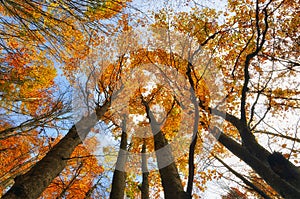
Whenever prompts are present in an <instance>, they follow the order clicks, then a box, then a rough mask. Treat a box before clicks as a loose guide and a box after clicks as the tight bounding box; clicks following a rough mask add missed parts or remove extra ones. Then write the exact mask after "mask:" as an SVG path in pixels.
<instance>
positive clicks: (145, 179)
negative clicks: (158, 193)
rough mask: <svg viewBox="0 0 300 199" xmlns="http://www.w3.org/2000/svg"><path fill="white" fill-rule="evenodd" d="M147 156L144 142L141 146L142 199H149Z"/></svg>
mask: <svg viewBox="0 0 300 199" xmlns="http://www.w3.org/2000/svg"><path fill="white" fill-rule="evenodd" d="M147 164H148V162H147V156H146V142H145V140H144V143H143V146H142V172H143V179H142V186H141V192H142V199H149V179H148V176H149V171H148V166H147Z"/></svg>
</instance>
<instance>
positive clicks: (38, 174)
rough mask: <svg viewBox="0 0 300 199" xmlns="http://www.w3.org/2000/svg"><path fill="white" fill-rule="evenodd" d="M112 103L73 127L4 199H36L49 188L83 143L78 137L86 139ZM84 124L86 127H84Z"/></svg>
mask: <svg viewBox="0 0 300 199" xmlns="http://www.w3.org/2000/svg"><path fill="white" fill-rule="evenodd" d="M109 106H110V103H109V102H106V103H105V104H104V105H103V106H102V107H98V108H97V109H96V112H95V113H93V114H92V115H90V116H87V117H83V118H82V119H81V120H80V121H79V122H77V123H76V125H73V126H72V127H71V129H70V130H69V131H68V133H67V134H66V135H65V137H63V138H62V139H61V140H60V141H59V142H58V143H57V144H56V145H55V146H54V147H53V148H52V149H51V150H50V151H49V152H48V153H47V154H46V155H45V157H44V158H42V159H41V160H40V161H39V162H37V163H36V164H35V165H34V166H33V167H32V168H31V169H30V170H29V171H28V172H27V173H25V174H23V175H20V176H17V177H16V178H15V179H14V181H15V183H14V185H13V186H12V187H11V189H10V190H9V191H8V192H7V193H5V194H4V195H3V197H2V198H3V199H35V198H38V197H39V196H40V195H41V194H42V193H43V191H44V190H45V189H46V188H47V187H48V186H49V184H50V183H51V182H52V180H53V179H54V178H55V177H56V176H58V175H59V173H60V172H61V171H62V170H63V169H64V168H65V166H66V165H67V160H68V158H70V156H71V154H72V152H73V151H74V149H75V147H76V146H78V145H79V144H80V143H82V140H81V139H80V137H79V135H78V129H76V126H77V128H78V127H79V126H80V127H81V129H80V132H81V133H84V134H85V135H84V136H83V137H85V136H86V135H87V134H88V132H89V131H90V129H91V128H92V127H93V126H94V125H95V124H96V123H97V121H98V120H99V118H101V117H102V116H103V115H104V113H105V112H106V111H107V109H108V108H109ZM83 124H84V125H83Z"/></svg>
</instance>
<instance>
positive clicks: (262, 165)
mask: <svg viewBox="0 0 300 199" xmlns="http://www.w3.org/2000/svg"><path fill="white" fill-rule="evenodd" d="M215 130H216V129H215ZM219 142H220V143H222V144H223V145H224V146H225V147H226V148H227V149H228V150H230V151H231V152H232V153H233V154H234V155H236V156H237V157H239V158H240V159H242V160H243V161H244V162H245V163H246V164H248V165H249V166H250V167H251V168H252V169H253V170H254V171H255V172H257V173H258V174H259V175H260V176H261V177H262V178H263V179H264V180H265V181H266V182H267V183H268V184H269V185H270V186H271V187H272V188H273V189H274V190H276V191H277V192H278V193H279V194H280V195H281V196H283V197H284V198H287V199H295V198H300V187H297V186H293V184H292V183H293V181H290V180H285V179H283V178H282V177H280V175H279V174H277V173H276V172H274V171H273V169H272V168H271V166H270V164H269V163H268V162H267V163H266V162H264V161H262V160H261V159H260V158H258V157H256V156H255V153H252V152H251V153H250V152H249V150H248V149H246V148H245V147H243V146H242V145H240V144H239V143H237V142H235V141H234V140H233V139H231V138H230V137H228V136H227V135H225V134H223V133H221V134H220V137H219ZM257 145H258V144H257ZM256 152H257V153H258V151H256ZM260 155H262V154H260ZM272 156H273V155H271V154H270V155H269V157H272ZM269 159H270V158H269ZM271 159H272V158H271ZM285 161H287V162H289V161H288V160H285ZM282 166H284V165H282ZM293 170H294V169H293ZM285 172H289V171H288V170H286V171H285ZM294 178H296V177H294Z"/></svg>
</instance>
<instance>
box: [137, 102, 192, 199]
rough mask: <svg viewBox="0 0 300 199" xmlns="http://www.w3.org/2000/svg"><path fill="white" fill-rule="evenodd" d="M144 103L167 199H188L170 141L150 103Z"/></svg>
mask: <svg viewBox="0 0 300 199" xmlns="http://www.w3.org/2000/svg"><path fill="white" fill-rule="evenodd" d="M142 102H143V104H144V106H145V108H146V113H147V117H148V119H149V122H150V126H151V131H152V134H153V135H154V149H155V154H156V158H157V164H158V168H159V174H160V177H161V181H162V186H163V189H164V194H165V198H166V199H183V198H187V196H186V193H185V191H184V190H183V186H182V183H181V180H180V176H179V173H178V170H177V167H176V165H175V161H174V157H173V154H172V149H171V146H170V145H169V144H168V141H167V140H166V138H165V136H164V134H163V133H162V131H161V127H160V125H159V124H158V122H157V121H156V120H155V117H154V115H153V113H152V112H151V110H150V107H149V105H148V103H147V102H145V101H144V100H143V101H142ZM162 149H163V150H162Z"/></svg>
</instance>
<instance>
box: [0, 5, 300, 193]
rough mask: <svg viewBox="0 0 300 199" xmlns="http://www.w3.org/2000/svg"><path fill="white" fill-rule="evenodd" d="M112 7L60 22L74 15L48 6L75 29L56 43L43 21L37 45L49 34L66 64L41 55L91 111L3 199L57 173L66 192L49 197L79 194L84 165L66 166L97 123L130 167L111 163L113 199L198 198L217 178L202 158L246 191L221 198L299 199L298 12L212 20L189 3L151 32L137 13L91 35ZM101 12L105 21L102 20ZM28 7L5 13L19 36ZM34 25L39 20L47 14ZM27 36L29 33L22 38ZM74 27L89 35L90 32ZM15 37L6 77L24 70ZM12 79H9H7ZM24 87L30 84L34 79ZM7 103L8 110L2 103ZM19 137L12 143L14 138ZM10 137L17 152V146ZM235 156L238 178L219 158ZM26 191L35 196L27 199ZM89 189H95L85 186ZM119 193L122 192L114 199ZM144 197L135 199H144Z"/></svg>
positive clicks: (233, 14)
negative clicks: (76, 190) (116, 142)
mask: <svg viewBox="0 0 300 199" xmlns="http://www.w3.org/2000/svg"><path fill="white" fill-rule="evenodd" d="M112 2H114V1H105V2H103V3H102V2H101V3H99V4H95V5H94V4H91V5H85V4H84V5H80V6H79V7H80V8H82V9H83V10H80V11H81V12H80V13H78V12H75V11H74V12H69V10H70V8H71V7H70V6H71V5H72V4H70V3H67V2H62V3H61V4H51V5H50V4H49V6H50V7H49V9H50V10H49V11H47V12H49V13H55V11H54V10H53V8H59V9H58V11H57V13H56V14H55V15H54V16H55V20H65V17H66V16H73V17H71V20H66V21H64V22H66V23H71V24H72V25H71V26H73V27H74V28H75V29H74V30H73V29H72V28H68V27H69V26H68V25H66V24H64V23H62V24H64V25H62V26H61V28H62V29H63V30H66V34H62V33H61V32H59V31H58V29H56V26H55V25H57V24H58V23H57V21H55V20H53V19H51V22H49V24H48V25H49V28H47V29H41V31H40V34H41V35H42V36H40V37H39V38H45V41H51V39H50V38H55V37H46V36H45V35H47V34H45V31H46V30H47V31H48V30H53V35H54V36H55V35H56V34H57V35H58V38H65V39H66V43H65V46H64V45H63V44H62V42H59V41H57V42H55V43H53V45H54V46H56V45H57V46H60V47H61V49H63V51H65V52H60V53H54V52H53V51H51V50H50V52H52V53H53V54H55V55H56V56H58V57H59V58H61V59H62V60H64V63H63V70H64V73H65V74H66V75H67V77H68V80H69V81H70V82H71V83H74V82H76V77H78V76H80V75H82V76H85V77H86V79H87V80H88V81H87V82H85V83H83V84H81V85H79V86H78V87H77V88H79V90H80V92H82V96H83V97H82V98H83V103H84V105H85V106H86V107H87V110H88V111H87V113H86V115H84V116H83V117H82V118H81V119H80V120H79V122H78V123H76V124H75V125H74V126H72V127H71V128H70V129H69V131H68V133H67V134H66V136H65V137H63V138H62V139H61V140H60V141H59V142H58V143H57V144H56V145H55V146H54V147H53V148H52V149H50V151H49V152H48V153H47V155H45V156H44V158H42V159H41V160H39V161H38V162H37V163H35V164H32V167H31V168H30V169H28V172H26V173H24V174H23V175H20V176H18V177H15V183H14V185H13V186H12V188H11V189H10V190H9V191H8V192H7V193H6V194H5V195H4V198H10V197H11V198H14V197H16V198H17V196H16V195H18V194H19V195H20V197H19V198H26V197H28V198H37V197H38V196H39V195H40V194H42V192H43V191H44V190H45V189H46V188H47V187H48V185H49V184H50V183H51V182H52V181H53V179H55V177H56V176H58V175H59V174H60V173H61V172H62V171H64V172H65V174H63V173H61V175H60V177H61V178H62V179H63V178H64V175H65V176H66V177H65V178H67V180H62V181H63V182H65V184H63V185H62V186H63V188H59V186H57V187H56V188H55V189H56V190H58V191H57V192H59V195H60V196H62V197H63V196H64V195H65V196H68V193H67V192H68V190H69V194H70V196H71V195H72V186H75V185H76V183H75V181H76V179H78V178H77V177H78V175H79V174H80V173H81V172H82V170H81V168H82V166H81V165H82V164H84V163H83V162H80V161H78V164H74V165H71V166H70V167H66V166H67V162H68V161H70V157H71V154H72V153H73V151H74V150H75V147H76V146H77V145H79V144H80V143H81V142H82V140H83V139H80V138H85V137H86V135H87V134H88V133H89V132H90V131H91V129H92V128H93V127H94V126H95V125H96V124H97V123H99V122H102V123H104V124H105V125H106V126H107V128H108V129H109V130H111V132H110V134H109V135H110V136H112V137H113V138H115V139H117V140H118V139H120V137H121V138H122V139H121V145H120V146H121V147H120V151H122V150H123V151H126V153H127V154H129V155H128V157H126V158H128V159H127V161H124V160H122V161H121V156H119V157H118V159H117V166H118V165H120V164H118V163H119V162H122V164H121V165H122V169H121V170H118V169H116V170H115V172H114V177H113V180H112V182H113V183H112V189H111V193H110V195H111V197H112V198H113V196H114V195H115V194H117V195H118V193H117V191H116V189H115V188H116V187H117V185H119V186H120V187H122V190H123V189H125V193H126V194H127V196H128V197H132V198H134V197H136V196H137V195H140V193H138V190H139V189H138V188H139V184H140V181H141V179H143V181H142V187H141V191H142V193H143V194H144V193H147V192H148V191H147V189H148V190H149V195H150V197H152V195H151V194H153V192H156V195H155V197H157V198H159V197H161V195H162V194H164V196H165V198H191V197H192V196H193V197H195V198H197V197H199V196H200V192H201V191H203V190H205V188H206V182H207V181H209V180H212V179H213V178H216V173H217V171H216V170H218V169H219V168H218V167H217V166H216V167H214V166H213V165H214V164H213V163H211V162H210V163H207V162H206V161H207V160H206V159H208V160H209V161H213V160H212V159H213V158H212V156H210V157H209V158H207V157H206V158H203V157H205V154H207V153H208V152H207V151H209V150H210V149H212V150H213V155H215V154H217V155H218V158H217V159H218V160H219V161H220V162H221V164H222V165H224V166H225V167H226V168H227V169H228V170H229V171H230V172H232V173H233V174H235V176H237V177H238V178H239V179H240V180H241V183H244V184H245V185H246V186H245V187H246V188H243V187H238V188H232V189H231V190H230V191H229V194H228V195H227V196H224V198H225V197H227V198H229V197H241V198H246V197H247V194H251V193H250V192H246V191H245V190H247V189H249V187H251V189H253V190H255V191H256V193H255V194H257V193H258V194H259V195H260V196H262V197H264V198H270V197H275V196H276V197H277V195H280V196H281V197H283V198H298V197H299V196H300V171H299V169H298V167H297V165H298V162H297V155H298V152H299V140H298V139H297V134H298V132H297V126H298V121H299V120H298V119H295V118H296V116H297V115H298V111H299V110H298V109H299V91H298V81H297V75H298V73H299V71H298V67H299V65H300V64H299V63H298V61H297V57H298V56H299V45H298V44H299V35H298V32H299V27H298V26H297V25H296V24H298V22H299V15H297V8H298V7H297V5H298V4H297V3H299V2H297V1H289V2H287V1H275V0H270V1H265V0H257V1H244V2H240V3H238V2H236V1H231V0H229V1H228V2H227V4H226V6H227V9H226V10H225V11H222V12H217V11H216V10H215V9H214V8H209V7H208V6H206V5H204V6H200V5H199V4H198V3H197V2H196V1H193V2H190V1H187V7H189V6H192V9H190V10H189V11H180V10H179V11H178V10H174V9H167V8H166V9H161V10H155V11H154V14H153V15H149V16H151V17H153V18H152V19H153V21H149V20H148V19H147V18H142V17H141V15H140V12H137V14H136V15H134V14H133V15H130V16H129V15H128V14H127V13H125V14H123V15H122V16H121V17H120V18H118V20H117V23H112V24H110V25H107V27H110V28H111V27H113V28H111V29H110V31H111V32H110V33H111V34H109V35H108V34H107V33H104V32H100V31H99V32H97V31H96V32H93V31H94V30H95V29H96V27H97V28H99V26H96V25H95V24H94V23H92V22H95V21H97V19H103V18H107V17H112V16H114V14H116V13H115V12H113V14H112V13H111V12H110V8H113V9H111V10H116V11H117V12H119V11H120V9H121V8H122V6H119V5H120V4H119V3H120V2H119V1H117V2H116V4H113V5H114V6H112V4H111V3H112ZM23 3H24V2H23ZM73 3H78V2H77V1H74V2H73ZM3 5H4V7H5V5H6V4H3ZM9 5H11V4H9ZM121 5H123V4H122V3H121ZM133 5H134V4H133ZM103 6H105V7H106V8H109V9H108V10H106V9H103ZM111 6H112V7H111ZM28 7H29V8H31V7H32V6H31V4H27V3H25V4H24V5H23V4H21V6H19V8H20V9H17V12H14V13H17V14H18V15H20V16H21V18H17V19H18V20H16V21H13V22H14V23H15V22H18V21H19V22H25V24H26V23H28V22H26V21H24V19H30V20H33V18H32V17H33V16H31V17H29V18H26V16H23V15H21V14H19V12H20V11H22V12H21V13H24V8H26V9H29V8H28ZM8 8H10V7H9V6H7V5H6V9H8ZM8 10H9V9H8ZM71 10H72V9H71ZM42 11H43V10H42ZM106 11H107V12H106ZM47 12H46V14H47ZM25 13H28V11H27V12H25ZM40 13H42V14H45V13H44V11H43V12H40ZM74 13H75V14H74ZM76 13H77V14H76ZM13 16H16V15H13ZM49 16H51V15H47V17H40V18H38V19H39V20H40V21H39V22H40V23H41V22H42V21H43V19H47V20H48V17H49ZM56 16H58V17H56ZM82 16H83V18H80V17H82ZM78 17H79V18H80V19H79V18H78ZM3 19H4V18H3ZM30 20H29V21H30ZM47 20H46V21H47ZM49 20H50V19H49ZM49 20H48V21H49ZM46 25H47V24H46ZM52 25H54V26H53V27H52ZM50 26H51V27H50ZM17 27H19V26H17ZM29 27H31V26H30V25H27V29H28V28H29ZM83 27H87V29H86V30H87V31H85V29H84V28H83ZM147 33H149V34H148V35H147ZM18 34H19V35H20V38H21V39H20V38H19V39H17V41H15V40H13V39H12V41H11V40H9V42H10V43H9V42H8V44H6V43H5V45H6V46H8V47H9V48H6V49H5V50H4V51H3V52H4V53H3V54H2V56H3V57H6V59H5V61H6V62H7V63H8V65H11V66H12V68H13V69H15V68H16V66H15V65H14V62H13V61H11V60H16V59H17V60H20V61H22V63H27V62H26V61H27V60H25V61H24V54H22V52H21V53H15V51H16V50H15V49H17V48H18V46H20V45H23V43H24V41H23V40H22V39H24V38H25V37H24V38H22V37H21V36H22V34H21V33H18ZM69 35H71V37H69ZM66 36H67V37H66ZM68 38H71V39H68ZM103 38H104V39H103ZM32 40H33V43H30V44H29V45H28V47H27V48H28V49H31V47H32V46H34V45H35V44H38V45H39V46H45V45H46V46H47V47H49V46H48V44H49V43H48V42H42V43H39V42H40V41H39V40H37V39H36V40H34V39H32ZM74 40H75V41H77V42H74ZM2 41H4V40H2ZM60 41H62V40H60ZM51 44H52V43H51ZM5 45H3V46H5ZM91 46H93V48H92V47H91ZM7 49H9V50H7ZM49 49H51V48H50V47H49ZM49 49H48V50H49ZM87 49H88V50H87ZM52 50H53V49H52ZM10 51H12V52H14V53H12V54H11V53H10ZM38 52H39V51H38ZM99 54H100V55H102V56H100V57H99ZM33 55H36V54H35V53H33ZM11 56H13V58H10V57H11ZM8 58H9V59H8ZM46 58H47V57H44V59H45V60H46ZM39 59H40V58H39ZM20 61H19V62H20ZM46 64H47V63H44V62H42V63H41V65H43V66H45V65H46ZM44 68H45V67H44ZM1 70H2V69H1ZM3 70H5V71H7V67H6V68H3ZM12 71H13V70H12ZM24 71H26V70H24ZM33 71H35V70H33ZM43 71H44V72H45V69H44V70H43ZM8 73H9V72H8ZM15 74H16V73H15V72H14V73H11V77H13V76H14V75H15ZM42 74H43V72H42ZM17 76H18V75H17ZM29 77H31V78H36V76H35V75H34V74H31V76H30V75H29ZM5 78H6V77H5ZM18 78H19V76H18ZM11 79H13V78H11ZM86 79H85V80H86ZM18 81H19V80H18ZM34 82H36V84H34V85H33V86H34V87H35V88H37V87H38V85H39V83H38V82H39V81H38V80H36V81H34ZM24 85H25V83H24V84H21V86H24ZM50 87H51V85H50ZM3 88H4V90H5V92H6V93H9V92H11V91H10V90H9V89H8V87H7V85H5V86H3ZM24 88H26V90H30V89H29V88H28V87H24ZM16 91H17V92H18V89H16ZM38 91H39V90H38ZM5 92H4V93H5ZM12 93H13V92H12ZM30 93H31V92H30ZM32 93H34V92H33V91H32ZM94 94H95V95H94ZM3 96H5V95H4V94H3ZM6 96H7V99H8V98H9V97H10V95H6ZM95 96H96V97H95ZM26 97H27V98H28V96H26ZM29 97H31V96H29ZM97 98H98V99H97ZM99 99H100V100H99ZM8 102H9V100H8ZM8 104H9V103H8ZM27 107H34V108H31V110H36V109H38V108H40V102H39V103H37V104H36V105H35V106H34V104H31V103H29V104H28V105H26V108H27ZM93 111H95V112H94V113H93ZM121 115H125V117H126V122H125V123H126V132H125V131H124V128H123V129H122V135H121V136H120V128H119V127H120V126H121V123H122V122H124V118H122V117H120V116H121ZM291 116H292V117H291ZM34 118H39V117H38V116H34ZM137 118H139V119H137ZM293 120H296V122H295V121H293ZM220 121H221V122H220ZM287 121H289V123H288V122H287ZM283 124H284V125H283ZM6 125H7V124H6ZM37 126H38V125H37ZM108 126H111V127H108ZM5 128H6V127H5ZM8 129H9V127H8ZM117 129H119V130H117ZM279 129H280V130H279ZM19 130H20V132H21V131H22V128H19ZM125 133H126V134H127V136H125ZM79 135H80V136H79ZM147 136H150V137H147ZM11 137H12V138H13V139H16V140H18V138H17V137H15V134H12V135H11ZM125 137H127V138H126V141H125V139H124V138H125ZM212 137H215V138H216V139H217V140H218V142H219V143H218V145H216V146H214V147H211V146H209V144H208V142H211V143H213V141H212V140H214V139H213V138H212ZM37 138H38V137H37ZM179 138H180V139H179ZM18 141H19V140H18ZM10 142H12V141H10ZM128 143H130V144H129V145H128V146H126V144H128ZM210 147H211V148H210ZM27 148H28V147H27ZM146 148H147V154H152V156H151V157H150V155H149V156H147V157H149V158H148V161H145V158H144V157H145V156H141V154H140V153H141V151H145V149H146ZM117 149H118V148H117ZM161 149H168V150H165V151H163V153H161V154H164V156H162V155H161V154H160V151H161ZM172 149H173V150H172ZM176 149H177V150H176ZM178 151H179V153H178ZM134 154H138V155H137V156H134ZM10 155H11V154H10ZM80 155H83V154H80ZM131 156H134V157H133V158H131ZM232 156H234V157H236V158H238V159H240V160H241V161H242V163H241V164H243V168H245V169H244V170H243V171H242V172H243V175H239V173H238V172H237V171H236V170H235V168H234V165H230V163H227V162H226V158H230V157H232ZM27 158H28V156H26V157H25V159H27ZM199 159H200V160H201V161H200V160H199ZM166 160H167V161H166ZM50 162H51V164H50ZM124 162H126V163H124ZM145 162H147V165H148V166H149V165H150V164H153V163H155V164H156V165H157V170H158V172H155V171H149V175H148V169H147V172H145V173H142V172H143V171H146V169H144V168H145V167H146V165H145ZM123 163H124V164H125V165H123ZM137 165H138V166H137ZM201 165H204V166H203V167H201ZM246 165H247V166H249V167H246ZM64 168H65V170H64ZM68 168H72V170H73V171H74V173H72V172H69V171H68ZM141 168H142V169H141ZM204 168H206V169H204ZM126 169H127V170H126ZM128 169H129V170H128ZM139 169H140V170H142V171H140V170H139ZM101 172H102V171H101ZM101 172H100V171H99V172H98V173H97V174H99V173H101ZM130 172H132V174H130ZM125 173H126V175H125ZM119 174H120V175H119ZM144 174H145V175H144ZM146 174H147V175H146ZM247 175H248V177H247ZM118 176H119V178H118ZM221 176H222V175H220V177H221ZM258 176H259V177H258ZM94 177H95V176H91V177H90V178H89V180H91V179H92V178H94ZM116 179H121V180H116ZM157 179H158V180H157ZM147 180H148V181H147ZM157 181H158V182H157ZM33 182H34V183H36V184H34V183H33ZM53 182H54V183H55V182H56V184H59V183H58V182H57V181H55V180H54V181H53ZM125 182H126V185H125ZM159 182H161V183H159ZM79 184H80V183H79ZM147 184H148V185H147ZM262 184H267V185H268V186H269V187H268V186H261V185H262ZM95 185H96V186H97V185H99V183H96V184H95ZM143 185H144V186H143ZM33 186H35V187H38V188H39V189H35V190H34V191H33ZM78 186H79V185H78ZM124 186H126V187H124ZM148 186H149V188H147V187H148ZM75 187H76V186H75ZM79 187H80V186H79ZM107 187H109V186H107ZM266 187H267V188H266ZM88 188H91V189H90V190H95V189H96V188H95V187H94V186H92V185H90V187H88ZM88 188H83V190H84V191H85V192H86V194H85V196H87V195H92V193H91V192H90V191H87V190H88ZM48 189H49V187H48ZM274 192H277V193H274ZM45 193H46V192H45ZM123 193H124V191H121V192H120V194H119V195H120V197H122V196H123ZM22 194H24V195H22ZM26 194H29V195H26ZM83 195H84V194H82V196H83ZM145 195H148V193H147V194H145ZM145 195H143V197H145V198H147V196H145Z"/></svg>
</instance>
